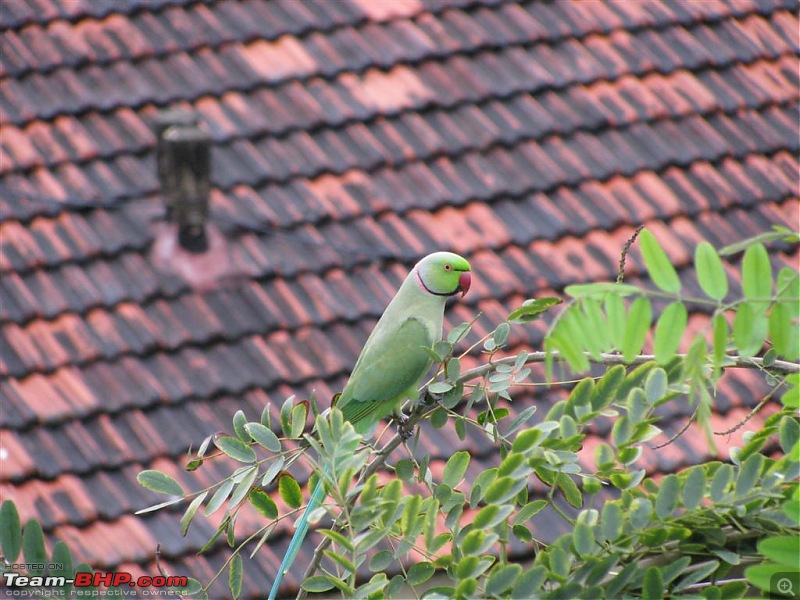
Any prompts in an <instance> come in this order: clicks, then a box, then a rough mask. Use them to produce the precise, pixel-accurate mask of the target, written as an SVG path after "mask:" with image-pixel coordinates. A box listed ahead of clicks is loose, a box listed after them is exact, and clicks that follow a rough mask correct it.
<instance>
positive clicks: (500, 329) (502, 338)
mask: <svg viewBox="0 0 800 600" xmlns="http://www.w3.org/2000/svg"><path fill="white" fill-rule="evenodd" d="M510 332H511V326H510V325H509V324H508V323H500V324H499V325H498V326H497V327H496V328H495V330H494V333H493V334H492V339H493V340H494V346H495V348H500V347H501V346H503V345H505V343H506V341H507V340H508V334H509V333H510Z"/></svg>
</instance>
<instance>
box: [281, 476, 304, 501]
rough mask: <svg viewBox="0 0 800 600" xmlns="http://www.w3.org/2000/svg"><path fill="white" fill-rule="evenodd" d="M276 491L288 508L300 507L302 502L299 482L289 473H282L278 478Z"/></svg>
mask: <svg viewBox="0 0 800 600" xmlns="http://www.w3.org/2000/svg"><path fill="white" fill-rule="evenodd" d="M278 493H279V494H280V495H281V498H282V499H283V501H284V502H285V503H286V504H287V506H289V507H290V508H300V506H301V505H302V504H303V493H302V491H301V490H300V484H299V483H297V480H295V478H294V477H292V476H291V475H286V474H284V475H281V476H280V477H279V478H278Z"/></svg>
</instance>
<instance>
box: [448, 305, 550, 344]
mask: <svg viewBox="0 0 800 600" xmlns="http://www.w3.org/2000/svg"><path fill="white" fill-rule="evenodd" d="M561 302H563V300H561V298H553V297H546V298H532V299H530V300H525V302H523V303H522V306H520V307H519V308H516V309H514V310H512V311H511V313H509V315H508V320H509V321H518V322H520V323H528V322H529V321H534V320H536V319H538V318H539V317H541V315H542V313H544V312H545V311H546V310H547V309H548V308H550V307H551V306H555V305H556V304H561ZM448 340H449V336H448Z"/></svg>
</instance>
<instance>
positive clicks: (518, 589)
mask: <svg viewBox="0 0 800 600" xmlns="http://www.w3.org/2000/svg"><path fill="white" fill-rule="evenodd" d="M546 579H547V569H546V568H545V567H543V566H542V565H536V566H534V567H531V568H530V569H528V570H527V571H525V572H524V573H523V574H522V575H520V576H519V577H518V578H517V581H516V583H515V584H514V587H513V588H511V597H512V598H530V597H532V596H533V595H534V592H537V591H539V590H540V589H541V587H542V584H544V582H545V580H546Z"/></svg>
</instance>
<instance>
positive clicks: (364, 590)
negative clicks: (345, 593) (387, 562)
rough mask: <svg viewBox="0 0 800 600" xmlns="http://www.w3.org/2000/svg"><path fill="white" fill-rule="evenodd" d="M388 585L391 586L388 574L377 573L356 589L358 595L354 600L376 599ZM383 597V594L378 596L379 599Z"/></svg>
mask: <svg viewBox="0 0 800 600" xmlns="http://www.w3.org/2000/svg"><path fill="white" fill-rule="evenodd" d="M387 585H389V580H388V579H387V578H386V573H377V574H375V575H373V576H372V579H370V580H369V581H368V582H367V583H365V584H363V585H360V586H358V588H356V594H355V596H354V597H353V598H354V600H361V599H362V598H375V597H376V595H378V592H381V591H382V590H383V588H385V587H386V586H387ZM382 596H383V595H382V594H381V595H378V597H382Z"/></svg>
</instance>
